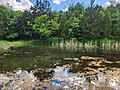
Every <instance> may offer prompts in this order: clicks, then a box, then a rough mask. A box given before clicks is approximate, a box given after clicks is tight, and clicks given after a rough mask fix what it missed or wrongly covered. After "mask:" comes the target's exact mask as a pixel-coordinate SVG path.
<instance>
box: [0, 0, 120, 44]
mask: <svg viewBox="0 0 120 90" xmlns="http://www.w3.org/2000/svg"><path fill="white" fill-rule="evenodd" d="M94 2H95V0H91V2H90V5H89V6H87V7H86V6H85V5H84V3H76V4H73V3H71V4H70V5H69V8H68V11H62V10H60V11H57V10H52V8H51V5H50V2H49V1H47V0H36V4H35V5H34V6H32V7H31V8H30V9H29V10H25V11H14V10H13V8H12V7H11V6H10V5H6V6H4V5H0V39H1V40H10V41H14V40H33V39H39V40H41V39H48V38H64V39H65V40H69V39H71V38H75V39H77V40H78V41H81V42H85V41H91V40H103V39H113V40H120V3H115V2H113V1H111V5H110V6H107V7H103V6H100V5H95V4H94Z"/></svg>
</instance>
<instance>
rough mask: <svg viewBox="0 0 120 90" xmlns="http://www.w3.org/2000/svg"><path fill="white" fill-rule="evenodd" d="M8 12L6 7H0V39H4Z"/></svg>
mask: <svg viewBox="0 0 120 90" xmlns="http://www.w3.org/2000/svg"><path fill="white" fill-rule="evenodd" d="M9 17H10V10H9V9H8V8H7V7H6V6H2V5H0V32H1V33H0V39H6V36H7V31H8V23H9Z"/></svg>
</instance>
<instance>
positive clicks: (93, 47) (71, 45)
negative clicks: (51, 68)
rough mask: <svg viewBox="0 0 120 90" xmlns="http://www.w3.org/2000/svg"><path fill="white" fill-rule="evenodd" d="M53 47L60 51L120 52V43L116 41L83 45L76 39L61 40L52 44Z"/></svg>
mask: <svg viewBox="0 0 120 90" xmlns="http://www.w3.org/2000/svg"><path fill="white" fill-rule="evenodd" d="M52 46H53V47H56V48H60V49H61V50H69V51H73V52H75V51H83V52H84V51H92V52H97V50H98V49H100V50H103V51H120V41H116V40H108V39H104V40H91V41H87V42H85V43H83V42H79V41H77V40H76V39H71V40H66V41H64V40H61V41H60V42H57V43H53V44H52Z"/></svg>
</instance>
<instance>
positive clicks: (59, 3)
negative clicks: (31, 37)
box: [0, 0, 120, 11]
mask: <svg viewBox="0 0 120 90" xmlns="http://www.w3.org/2000/svg"><path fill="white" fill-rule="evenodd" d="M35 1H36V0H0V4H6V2H7V3H9V4H10V5H11V6H13V8H14V10H25V9H29V7H30V6H32V5H34V4H35ZM48 1H49V2H50V4H51V7H52V9H53V10H64V11H67V8H68V6H69V4H70V3H72V2H74V3H77V2H83V3H84V4H85V6H88V5H89V3H90V0H48ZM113 1H116V2H120V0H113ZM95 4H99V5H102V6H107V5H110V0H96V1H95Z"/></svg>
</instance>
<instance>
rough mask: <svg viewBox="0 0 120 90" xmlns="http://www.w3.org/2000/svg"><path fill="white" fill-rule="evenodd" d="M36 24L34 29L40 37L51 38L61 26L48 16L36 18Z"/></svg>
mask: <svg viewBox="0 0 120 90" xmlns="http://www.w3.org/2000/svg"><path fill="white" fill-rule="evenodd" d="M34 22H35V24H34V25H33V29H34V30H35V31H36V33H39V35H40V37H49V36H51V35H53V34H55V33H56V31H57V30H58V29H59V24H57V22H55V21H54V20H53V19H51V20H49V17H48V15H46V14H45V15H42V16H39V17H37V18H35V21H34Z"/></svg>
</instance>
